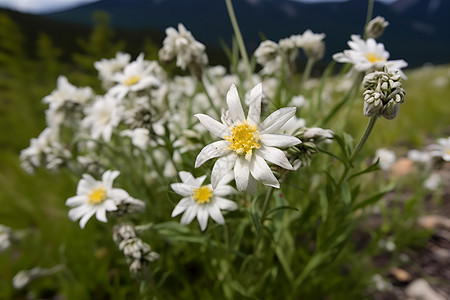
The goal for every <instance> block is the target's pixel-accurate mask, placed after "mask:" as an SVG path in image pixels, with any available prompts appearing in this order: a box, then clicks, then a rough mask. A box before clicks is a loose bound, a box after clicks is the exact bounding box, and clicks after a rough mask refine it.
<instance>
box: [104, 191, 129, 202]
mask: <svg viewBox="0 0 450 300" xmlns="http://www.w3.org/2000/svg"><path fill="white" fill-rule="evenodd" d="M128 197H130V195H129V194H128V193H127V191H125V190H122V189H112V190H109V191H108V198H109V199H112V200H115V201H121V200H124V199H126V198H128Z"/></svg>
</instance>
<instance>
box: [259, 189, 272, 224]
mask: <svg viewBox="0 0 450 300" xmlns="http://www.w3.org/2000/svg"><path fill="white" fill-rule="evenodd" d="M273 191H274V188H273V187H270V189H269V192H268V193H267V195H266V199H264V204H263V209H262V213H261V222H263V221H264V218H265V217H266V213H267V210H268V209H269V202H270V198H272V195H273Z"/></svg>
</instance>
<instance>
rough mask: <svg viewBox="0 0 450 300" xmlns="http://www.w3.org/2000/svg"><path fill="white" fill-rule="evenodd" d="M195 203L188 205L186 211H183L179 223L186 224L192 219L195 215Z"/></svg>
mask: <svg viewBox="0 0 450 300" xmlns="http://www.w3.org/2000/svg"><path fill="white" fill-rule="evenodd" d="M197 209H198V208H197V205H192V206H189V207H188V208H187V209H186V211H185V212H184V214H183V216H182V217H181V220H180V223H181V224H182V225H187V224H189V223H191V222H192V220H194V218H195V216H196V215H197Z"/></svg>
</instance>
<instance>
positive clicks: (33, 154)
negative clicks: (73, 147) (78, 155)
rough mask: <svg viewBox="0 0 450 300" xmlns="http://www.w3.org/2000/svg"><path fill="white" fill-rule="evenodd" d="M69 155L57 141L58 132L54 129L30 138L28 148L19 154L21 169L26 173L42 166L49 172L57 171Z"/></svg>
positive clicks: (48, 129)
mask: <svg viewBox="0 0 450 300" xmlns="http://www.w3.org/2000/svg"><path fill="white" fill-rule="evenodd" d="M70 156H71V153H70V151H69V150H68V149H66V148H65V147H64V145H63V144H62V143H61V142H60V141H59V135H58V131H57V130H56V129H55V128H54V127H47V128H45V129H44V130H43V131H42V132H41V133H40V134H39V136H38V137H37V138H32V139H31V141H30V146H29V147H28V148H26V149H23V150H22V151H21V152H20V160H21V166H22V168H23V169H24V170H25V171H27V172H28V173H33V172H34V170H35V169H36V168H38V167H40V166H42V165H45V167H46V168H47V169H49V170H55V169H57V168H58V167H59V166H60V165H61V164H63V163H64V162H65V161H66V160H67V159H68V158H70Z"/></svg>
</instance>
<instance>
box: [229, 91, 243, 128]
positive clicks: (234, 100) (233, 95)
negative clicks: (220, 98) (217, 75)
mask: <svg viewBox="0 0 450 300" xmlns="http://www.w3.org/2000/svg"><path fill="white" fill-rule="evenodd" d="M227 105H228V109H229V111H230V117H231V120H233V122H235V123H236V122H242V121H244V119H245V115H244V110H243V109H242V104H241V100H240V99H239V94H238V91H237V89H236V86H235V85H234V84H232V85H231V87H230V90H229V91H228V93H227Z"/></svg>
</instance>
